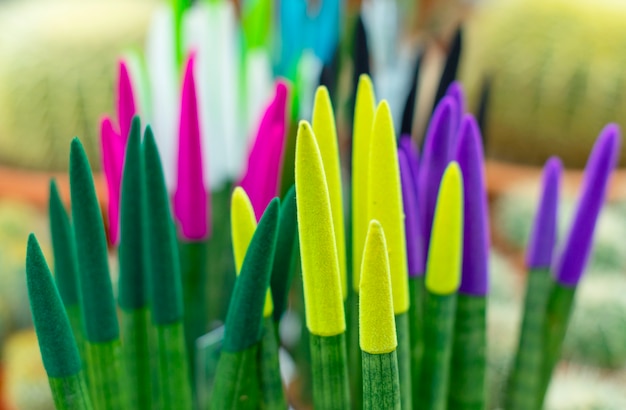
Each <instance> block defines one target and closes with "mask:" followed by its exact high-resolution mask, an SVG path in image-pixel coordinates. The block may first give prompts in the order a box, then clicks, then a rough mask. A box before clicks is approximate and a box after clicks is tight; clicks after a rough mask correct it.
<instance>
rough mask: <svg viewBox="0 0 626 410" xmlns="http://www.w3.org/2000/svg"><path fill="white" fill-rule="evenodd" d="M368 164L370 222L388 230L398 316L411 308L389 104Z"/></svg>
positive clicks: (381, 112)
mask: <svg viewBox="0 0 626 410" xmlns="http://www.w3.org/2000/svg"><path fill="white" fill-rule="evenodd" d="M370 144H371V145H370V156H369V161H368V166H369V169H368V174H367V175H368V179H369V184H368V200H367V219H368V221H369V220H372V219H376V220H378V221H379V222H380V224H381V225H382V227H383V229H384V230H385V237H386V239H387V247H388V248H387V249H388V250H391V252H389V266H390V268H391V283H392V287H391V289H392V292H393V307H394V313H395V314H396V315H398V314H400V313H404V312H406V311H408V309H409V290H408V272H407V262H406V237H405V231H404V209H403V204H402V188H401V183H400V167H399V165H398V153H397V145H396V137H395V131H394V127H393V121H392V119H391V111H390V110H389V105H388V104H387V103H386V102H385V101H382V102H381V103H380V104H379V106H378V108H377V110H376V113H375V115H374V123H373V126H372V138H371V142H370Z"/></svg>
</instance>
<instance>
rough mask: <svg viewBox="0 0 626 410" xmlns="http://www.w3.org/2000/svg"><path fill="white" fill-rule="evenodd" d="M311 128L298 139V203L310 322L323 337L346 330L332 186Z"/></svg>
mask: <svg viewBox="0 0 626 410" xmlns="http://www.w3.org/2000/svg"><path fill="white" fill-rule="evenodd" d="M324 175H325V174H324V166H323V163H322V157H321V154H320V151H319V148H318V146H317V143H316V141H315V136H314V135H313V130H312V129H311V126H310V125H309V124H308V123H307V122H306V121H301V122H300V124H299V126H298V135H297V137H296V160H295V179H296V202H297V209H298V212H297V216H298V234H299V239H300V255H301V261H302V278H303V282H304V300H305V305H306V310H305V311H306V322H307V327H308V328H309V330H310V331H311V332H312V333H313V334H316V335H320V336H334V335H338V334H340V333H343V332H344V331H345V328H346V323H345V317H344V309H343V297H342V290H341V277H340V273H339V272H340V271H339V261H338V257H337V247H336V244H335V234H334V228H333V221H332V216H331V208H330V197H329V194H328V186H327V185H326V179H325V176H324Z"/></svg>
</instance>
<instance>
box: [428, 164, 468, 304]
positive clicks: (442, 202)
mask: <svg viewBox="0 0 626 410" xmlns="http://www.w3.org/2000/svg"><path fill="white" fill-rule="evenodd" d="M462 257H463V176H462V175H461V169H460V168H459V164H458V163H456V162H451V163H450V164H449V165H448V167H447V168H446V170H445V172H444V174H443V177H442V179H441V186H440V188H439V195H438V197H437V207H436V209H435V217H434V220H433V227H432V234H431V238H430V247H429V251H428V262H427V263H426V289H427V290H428V291H429V292H431V293H434V294H437V295H449V294H452V293H454V292H456V291H457V289H458V288H459V283H460V280H461V262H462Z"/></svg>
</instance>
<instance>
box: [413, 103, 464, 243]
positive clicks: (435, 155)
mask: <svg viewBox="0 0 626 410" xmlns="http://www.w3.org/2000/svg"><path fill="white" fill-rule="evenodd" d="M457 110H458V107H457V104H456V102H455V101H454V99H453V98H452V97H450V96H445V97H444V98H442V99H441V101H440V102H439V104H437V107H436V108H435V112H434V113H433V116H432V118H431V120H430V124H429V125H428V131H427V133H426V140H425V144H424V151H423V152H422V157H421V163H420V170H419V176H418V203H419V205H420V215H421V216H420V218H421V226H422V230H423V237H424V247H425V249H424V255H428V246H429V243H430V231H431V226H432V222H433V218H434V215H435V206H436V202H437V195H438V193H439V184H440V183H441V178H442V176H443V173H444V171H445V169H446V167H447V166H448V164H449V163H450V161H452V159H453V158H454V155H455V149H454V148H455V147H454V135H455V134H456V132H457V126H458V124H457V122H456V121H457V120H456V115H457V114H456V112H457Z"/></svg>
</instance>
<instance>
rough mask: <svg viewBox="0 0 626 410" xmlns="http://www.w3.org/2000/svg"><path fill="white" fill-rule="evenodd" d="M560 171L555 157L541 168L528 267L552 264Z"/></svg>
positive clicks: (537, 267)
mask: <svg viewBox="0 0 626 410" xmlns="http://www.w3.org/2000/svg"><path fill="white" fill-rule="evenodd" d="M562 171H563V164H562V163H561V160H560V159H559V158H557V157H551V158H550V159H548V161H547V162H546V164H545V166H544V168H543V181H542V191H541V200H540V202H539V208H538V210H537V213H536V215H535V221H534V225H533V230H532V233H531V236H530V240H529V243H528V250H527V254H526V266H527V267H528V268H529V269H542V268H543V269H545V268H550V266H551V265H552V255H553V252H554V245H555V244H556V240H557V236H556V235H557V213H558V205H559V188H560V181H561V173H562Z"/></svg>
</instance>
